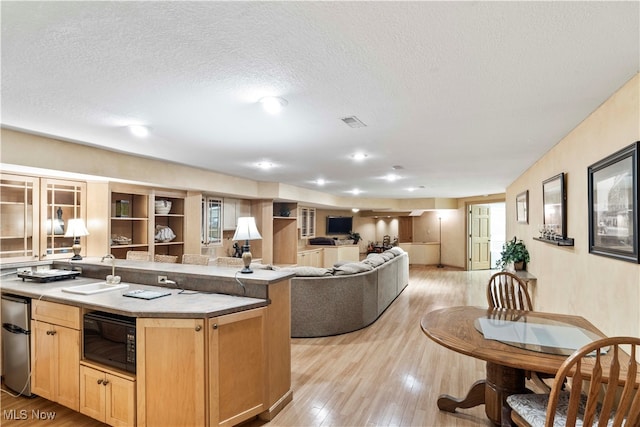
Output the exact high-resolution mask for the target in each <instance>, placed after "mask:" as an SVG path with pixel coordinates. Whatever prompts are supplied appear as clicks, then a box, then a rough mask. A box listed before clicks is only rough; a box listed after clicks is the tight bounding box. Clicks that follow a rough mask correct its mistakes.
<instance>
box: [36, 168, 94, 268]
mask: <svg viewBox="0 0 640 427" xmlns="http://www.w3.org/2000/svg"><path fill="white" fill-rule="evenodd" d="M40 190H41V191H40V194H41V203H40V206H41V207H40V209H41V211H40V213H41V215H40V218H41V222H40V258H41V259H55V258H69V257H70V256H71V255H72V251H71V247H72V246H73V241H74V239H73V237H65V232H66V230H67V228H66V227H67V224H68V223H69V220H70V219H74V218H80V219H83V220H84V223H85V225H86V224H87V184H86V183H84V182H79V181H62V180H56V179H45V178H43V179H42V180H41V181H40ZM80 245H81V246H82V248H83V251H86V237H81V238H80Z"/></svg>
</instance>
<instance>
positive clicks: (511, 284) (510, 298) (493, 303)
mask: <svg viewBox="0 0 640 427" xmlns="http://www.w3.org/2000/svg"><path fill="white" fill-rule="evenodd" d="M487 302H488V303H489V308H500V309H513V310H523V311H531V310H533V304H531V297H530V296H529V292H528V291H527V285H526V284H525V283H524V281H523V280H522V279H520V278H519V277H518V276H516V275H515V274H513V273H509V272H507V271H501V272H499V273H496V274H494V275H493V276H491V278H490V279H489V284H488V285H487ZM525 377H526V378H528V379H530V380H531V381H532V382H533V383H534V384H535V385H536V386H538V388H540V390H543V391H549V390H550V387H549V385H548V384H547V383H545V382H544V379H549V378H553V375H550V374H546V373H539V372H534V371H526V372H525Z"/></svg>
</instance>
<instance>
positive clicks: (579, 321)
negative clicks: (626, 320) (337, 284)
mask: <svg viewBox="0 0 640 427" xmlns="http://www.w3.org/2000/svg"><path fill="white" fill-rule="evenodd" d="M480 318H485V319H502V320H507V321H520V322H529V323H534V324H535V323H540V324H554V325H564V326H569V327H578V328H580V329H581V330H582V331H584V332H585V333H586V334H588V335H589V337H590V338H592V339H598V338H603V337H605V335H604V334H603V333H602V332H601V331H600V330H598V329H597V328H596V327H595V326H593V325H592V324H591V323H590V322H589V321H587V320H586V319H584V318H583V317H580V316H570V315H563V314H555V313H541V312H535V311H519V310H504V309H486V308H480V307H470V306H461V307H449V308H443V309H439V310H435V311H431V312H429V313H427V314H426V315H424V316H423V317H422V319H421V321H420V326H421V328H422V331H423V332H424V333H425V335H427V336H428V337H429V338H431V339H432V340H433V341H435V342H436V343H438V344H440V345H442V346H444V347H446V348H448V349H450V350H453V351H455V352H457V353H462V354H465V355H467V356H471V357H474V358H476V359H481V360H484V361H485V362H486V378H485V379H483V380H479V381H476V382H475V383H474V384H473V385H472V386H471V388H470V390H469V392H468V393H467V395H466V396H465V397H464V398H462V399H458V398H455V397H452V396H449V395H446V394H443V395H440V397H439V398H438V408H439V409H441V410H443V411H448V412H455V410H456V409H457V408H471V407H474V406H477V405H481V404H484V405H485V413H486V414H487V417H488V418H489V419H490V420H491V421H492V422H493V423H494V424H496V425H511V421H510V408H509V406H508V404H507V403H506V399H507V397H508V396H509V395H511V394H518V393H526V392H527V389H526V388H525V372H526V371H533V372H542V373H548V374H555V373H556V372H557V370H558V368H559V367H560V365H561V364H562V362H564V360H565V359H566V358H567V356H568V355H569V354H570V353H571V352H572V350H567V349H560V348H558V349H557V350H558V351H555V349H549V348H536V347H535V346H524V347H528V348H521V347H520V346H517V345H513V344H509V343H505V342H501V341H497V340H494V339H486V338H485V337H484V335H483V334H482V333H481V332H480V330H479V329H480V328H479V327H478V319H480ZM553 352H556V353H563V354H553ZM453 374H455V373H453Z"/></svg>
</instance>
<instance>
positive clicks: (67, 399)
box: [31, 320, 80, 411]
mask: <svg viewBox="0 0 640 427" xmlns="http://www.w3.org/2000/svg"><path fill="white" fill-rule="evenodd" d="M31 336H32V341H31V342H32V346H33V349H32V351H33V358H32V365H31V379H32V385H31V387H32V391H33V392H34V393H35V394H38V395H40V396H42V397H44V398H45V399H48V400H52V401H54V402H58V403H60V404H61V405H64V406H67V407H69V408H71V409H73V410H74V411H77V410H78V409H79V404H80V384H79V382H80V378H79V375H80V374H79V369H80V368H79V367H80V331H77V330H75V329H70V328H65V327H63V326H58V325H52V324H49V323H46V322H39V321H37V320H34V321H32V322H31Z"/></svg>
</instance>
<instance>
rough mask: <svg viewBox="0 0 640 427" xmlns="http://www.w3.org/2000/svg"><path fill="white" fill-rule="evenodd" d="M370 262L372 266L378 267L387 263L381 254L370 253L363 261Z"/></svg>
mask: <svg viewBox="0 0 640 427" xmlns="http://www.w3.org/2000/svg"><path fill="white" fill-rule="evenodd" d="M362 262H365V263H367V264H369V265H370V266H372V267H377V266H379V265H382V264H384V263H385V259H384V258H383V257H381V256H380V254H369V255H368V256H367V258H366V259H365V260H364V261H362Z"/></svg>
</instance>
